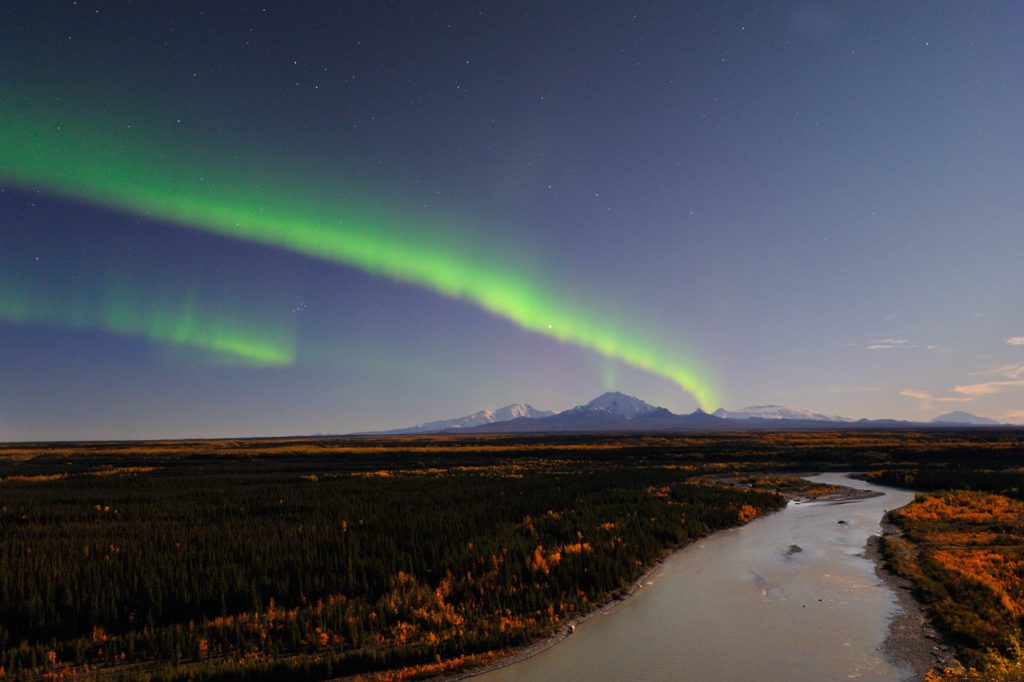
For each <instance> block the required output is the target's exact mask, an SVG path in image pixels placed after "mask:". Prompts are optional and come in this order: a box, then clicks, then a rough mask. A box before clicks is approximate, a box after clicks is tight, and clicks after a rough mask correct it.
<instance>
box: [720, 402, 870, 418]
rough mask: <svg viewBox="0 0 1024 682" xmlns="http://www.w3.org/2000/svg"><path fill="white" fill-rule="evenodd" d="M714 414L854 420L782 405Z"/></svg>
mask: <svg viewBox="0 0 1024 682" xmlns="http://www.w3.org/2000/svg"><path fill="white" fill-rule="evenodd" d="M713 414H714V415H715V416H716V417H722V418H724V419H787V420H798V421H816V422H848V421H852V420H850V419H848V418H846V417H839V416H836V415H828V414H822V413H820V412H812V411H811V410H805V409H803V408H800V407H784V406H782V405H753V406H751V407H744V408H743V409H742V410H736V411H730V410H726V409H724V408H718V409H717V410H715V411H714V413H713Z"/></svg>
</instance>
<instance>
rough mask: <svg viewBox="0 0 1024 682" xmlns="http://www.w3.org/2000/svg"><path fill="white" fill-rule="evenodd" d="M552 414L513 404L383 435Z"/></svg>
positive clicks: (521, 404) (425, 431)
mask: <svg viewBox="0 0 1024 682" xmlns="http://www.w3.org/2000/svg"><path fill="white" fill-rule="evenodd" d="M553 414H554V412H551V411H550V410H538V409H537V408H535V407H533V406H532V405H530V404H528V403H513V404H511V405H506V406H505V407H499V408H498V409H497V410H480V411H479V412H474V413H473V414H470V415H466V416H465V417H456V418H454V419H441V420H439V421H433V422H426V423H423V424H417V425H416V426H409V427H406V428H403V429H394V430H392V431H386V432H385V433H389V434H396V435H397V434H403V433H438V432H440V431H449V430H455V429H470V428H473V427H475V426H481V425H484V424H493V423H496V422H507V421H511V420H513V419H539V418H542V417H550V416H551V415H553Z"/></svg>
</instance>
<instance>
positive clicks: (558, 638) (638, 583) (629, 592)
mask: <svg viewBox="0 0 1024 682" xmlns="http://www.w3.org/2000/svg"><path fill="white" fill-rule="evenodd" d="M811 475H813V474H811V473H807V474H800V476H811ZM711 480H712V481H714V483H717V484H725V485H736V486H738V487H745V486H744V485H743V484H739V483H737V481H736V480H734V479H731V478H726V477H715V478H713V479H711ZM828 488H829V489H828V490H824V491H821V492H797V491H793V490H784V491H779V492H780V494H783V495H784V496H785V497H786V499H787V500H789V502H790V503H792V504H798V505H799V504H805V503H810V502H819V503H827V504H830V505H837V504H846V503H852V502H857V501H860V500H864V499H868V498H873V497H878V496H880V495H882V494H883V493H880V492H877V491H871V490H860V489H856V488H851V487H847V486H828ZM692 544H693V543H686V544H683V545H680V546H678V547H675V548H673V549H672V550H670V551H669V552H667V553H666V554H665V555H664V556H663V557H662V558H660V559H659V560H657V561H656V562H654V563H653V564H651V566H650V567H649V568H648V569H647V570H646V571H644V573H643V574H641V575H640V576H639V577H638V578H637V579H636V580H635V581H633V582H632V583H631V584H630V585H629V586H628V587H626V588H623V589H621V590H619V591H617V592H616V593H615V594H614V595H613V596H612V597H611V598H610V599H609V600H607V601H605V602H602V603H601V604H600V605H598V606H596V607H595V608H593V609H591V610H590V611H587V612H586V613H583V614H580V615H579V616H577V617H575V618H573V619H570V620H568V621H566V622H565V623H563V624H561V625H560V626H559V628H558V630H557V631H556V632H555V633H554V634H552V635H550V636H548V637H546V638H544V639H542V640H539V641H537V642H534V643H533V644H530V645H529V646H527V647H525V648H523V649H520V650H518V651H516V652H515V653H513V654H511V655H509V656H507V657H505V658H501V659H499V660H497V661H494V662H493V663H490V664H488V665H486V666H482V667H480V668H475V669H473V670H467V671H464V672H461V673H458V674H455V675H451V676H448V677H444V678H442V682H454V681H455V680H464V679H468V678H471V677H476V676H479V675H484V674H486V673H490V672H493V671H495V670H498V669H500V668H504V667H507V666H510V665H514V664H516V663H519V662H521V661H525V660H526V659H529V658H531V657H533V656H536V655H537V654H540V653H542V652H544V651H546V650H547V649H550V648H551V647H553V646H555V645H556V644H558V643H560V642H562V641H563V640H565V639H566V638H567V637H568V636H569V635H571V634H572V633H573V631H574V630H575V629H576V627H578V626H579V625H580V624H581V623H583V622H585V621H587V620H589V619H590V618H593V617H595V616H599V615H602V614H605V613H607V612H609V611H610V610H611V609H613V608H615V607H616V606H618V605H619V604H621V603H623V602H624V601H625V600H626V599H628V598H629V597H631V596H633V595H634V594H636V593H637V592H638V591H639V590H640V589H641V588H643V587H644V586H645V585H648V584H650V578H651V576H652V575H653V574H654V573H655V572H656V571H657V570H658V569H659V568H661V566H662V565H663V564H664V563H665V562H666V561H667V560H668V559H669V558H671V557H672V556H673V555H674V554H676V553H677V552H680V551H682V550H683V549H686V548H687V547H689V546H691V545H692Z"/></svg>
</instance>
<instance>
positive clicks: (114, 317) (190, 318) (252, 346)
mask: <svg viewBox="0 0 1024 682" xmlns="http://www.w3.org/2000/svg"><path fill="white" fill-rule="evenodd" d="M140 291H141V287H139V286H138V283H137V282H136V283H133V284H129V283H127V281H126V282H121V283H117V284H114V285H111V286H107V287H101V288H99V289H98V290H97V289H96V288H94V287H90V286H88V285H82V284H81V283H80V285H79V288H78V290H76V291H72V292H64V293H63V295H55V294H54V295H40V293H39V292H38V291H36V290H34V288H33V287H32V286H30V285H29V286H26V283H25V282H23V281H19V279H18V278H16V277H12V276H10V275H7V274H6V273H5V276H0V319H4V320H6V321H8V322H11V323H13V324H23V325H24V324H42V325H47V326H53V327H63V328H66V329H103V330H106V331H108V332H112V333H115V334H121V335H125V336H132V337H140V338H148V339H150V340H152V341H156V342H158V343H161V344H165V345H168V346H184V347H190V348H197V349H200V350H202V351H205V352H206V353H207V354H208V355H207V356H206V357H207V358H208V360H209V361H210V362H211V363H213V364H217V365H229V366H230V365H235V366H247V367H286V366H289V365H291V364H293V363H294V362H295V359H296V353H295V343H294V335H293V334H291V330H287V329H278V328H275V325H273V324H267V323H264V324H261V325H259V327H258V329H259V331H258V332H257V333H254V332H252V331H250V330H251V329H252V327H253V324H252V322H251V320H245V319H236V318H238V316H237V315H233V314H232V313H231V312H230V311H229V310H224V309H223V307H217V308H210V307H209V306H201V305H200V304H199V303H198V302H197V301H195V300H189V299H188V298H183V297H181V296H180V295H175V294H173V293H165V294H164V295H159V294H157V295H153V294H152V293H151V292H146V293H140Z"/></svg>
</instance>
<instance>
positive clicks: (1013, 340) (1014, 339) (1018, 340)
mask: <svg viewBox="0 0 1024 682" xmlns="http://www.w3.org/2000/svg"><path fill="white" fill-rule="evenodd" d="M1006 343H1008V344H1010V345H1011V346H1024V336H1011V337H1010V338H1008V339H1006Z"/></svg>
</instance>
